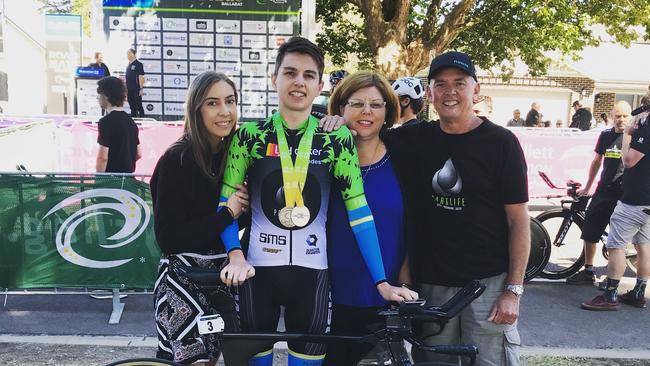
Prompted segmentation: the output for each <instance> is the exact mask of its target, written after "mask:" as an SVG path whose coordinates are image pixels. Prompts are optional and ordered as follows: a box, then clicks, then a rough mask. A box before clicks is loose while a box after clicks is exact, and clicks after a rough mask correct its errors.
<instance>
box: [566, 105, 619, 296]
mask: <svg viewBox="0 0 650 366" xmlns="http://www.w3.org/2000/svg"><path fill="white" fill-rule="evenodd" d="M631 111H632V108H631V107H630V105H629V104H628V103H627V102H626V101H619V102H617V103H616V104H615V105H614V108H613V109H612V111H611V112H610V115H611V117H612V120H613V121H614V126H613V127H612V128H608V129H606V130H604V131H603V132H601V133H600V136H599V137H598V142H596V148H595V150H594V152H595V154H594V158H593V160H592V161H591V164H590V165H589V176H588V178H587V183H586V184H585V186H584V188H582V189H581V190H579V191H578V192H577V193H578V194H580V195H587V194H589V191H590V190H591V186H592V184H593V183H594V180H595V178H596V174H598V171H599V170H600V167H601V166H602V167H603V171H602V173H600V181H599V182H598V186H597V187H596V191H595V192H594V195H593V197H592V198H591V202H590V203H589V207H587V212H586V215H585V223H584V225H583V227H582V235H581V236H580V238H581V239H582V240H584V253H585V268H584V270H582V271H580V272H578V273H576V274H574V275H573V276H571V277H569V278H567V279H566V283H567V284H569V285H583V284H587V285H592V284H593V283H594V282H595V281H596V275H595V274H594V257H595V256H596V243H597V242H598V241H599V240H600V237H601V236H602V235H603V233H604V232H605V228H606V227H607V224H608V223H609V218H610V217H611V216H612V212H614V208H615V207H616V202H617V201H618V200H619V199H620V198H621V195H622V194H623V190H622V189H621V183H622V182H623V162H622V161H621V156H622V155H621V147H622V143H623V132H624V130H625V125H626V123H627V121H628V120H629V118H630V112H631Z"/></svg>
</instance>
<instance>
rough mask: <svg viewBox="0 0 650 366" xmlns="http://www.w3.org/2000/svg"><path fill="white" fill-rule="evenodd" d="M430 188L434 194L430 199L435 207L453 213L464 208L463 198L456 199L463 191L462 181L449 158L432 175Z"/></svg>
mask: <svg viewBox="0 0 650 366" xmlns="http://www.w3.org/2000/svg"><path fill="white" fill-rule="evenodd" d="M431 186H432V187H433V191H434V192H435V194H433V195H432V196H431V197H432V198H433V200H434V203H435V205H436V206H437V207H441V208H444V209H447V210H454V211H456V210H462V209H463V207H465V198H464V197H458V194H460V193H461V191H462V190H463V180H462V179H461V177H460V175H459V174H458V172H457V171H456V167H455V166H454V163H453V161H452V160H451V158H449V159H447V161H446V162H445V165H444V166H443V167H442V168H440V170H438V171H437V172H436V173H435V174H434V175H433V179H432V180H431Z"/></svg>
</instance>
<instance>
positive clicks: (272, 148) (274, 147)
mask: <svg viewBox="0 0 650 366" xmlns="http://www.w3.org/2000/svg"><path fill="white" fill-rule="evenodd" d="M297 153H298V149H294V148H293V147H291V146H289V154H291V155H296V154H297ZM265 155H266V156H270V157H274V158H277V157H280V149H279V148H278V144H274V143H272V142H269V143H268V144H267V145H266V153H265ZM309 155H311V156H321V155H323V149H311V151H310V152H309ZM309 164H316V165H318V164H321V161H320V160H318V159H311V160H310V161H309Z"/></svg>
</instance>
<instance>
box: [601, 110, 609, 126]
mask: <svg viewBox="0 0 650 366" xmlns="http://www.w3.org/2000/svg"><path fill="white" fill-rule="evenodd" d="M600 119H602V120H603V122H604V123H605V126H607V124H608V123H609V121H608V120H607V113H604V112H603V113H601V114H600Z"/></svg>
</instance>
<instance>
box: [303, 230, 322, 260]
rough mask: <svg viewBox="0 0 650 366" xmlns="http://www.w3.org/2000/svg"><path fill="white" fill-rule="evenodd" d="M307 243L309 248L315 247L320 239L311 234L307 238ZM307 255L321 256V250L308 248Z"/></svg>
mask: <svg viewBox="0 0 650 366" xmlns="http://www.w3.org/2000/svg"><path fill="white" fill-rule="evenodd" d="M305 243H306V244H307V246H310V247H315V246H316V243H318V237H317V236H316V234H310V235H309V236H307V239H305ZM305 254H306V255H316V254H320V249H319V248H307V249H306V250H305Z"/></svg>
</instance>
